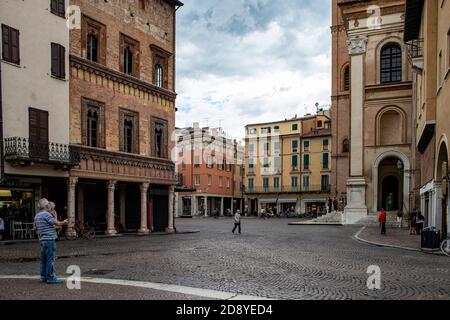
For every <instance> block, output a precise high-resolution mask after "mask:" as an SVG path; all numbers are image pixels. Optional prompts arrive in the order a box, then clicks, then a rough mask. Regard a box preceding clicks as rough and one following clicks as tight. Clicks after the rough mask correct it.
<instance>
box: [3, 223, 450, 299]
mask: <svg viewBox="0 0 450 320" xmlns="http://www.w3.org/2000/svg"><path fill="white" fill-rule="evenodd" d="M287 223H288V220H287V219H274V220H262V219H248V220H243V234H242V235H233V234H232V233H231V229H232V220H231V219H226V218H222V219H186V220H185V219H179V220H177V222H176V224H177V227H178V228H179V229H189V230H193V229H198V230H200V233H197V234H180V235H173V236H153V237H144V238H140V237H124V238H117V239H99V240H95V241H92V242H88V241H77V242H60V243H59V244H58V253H59V256H60V258H59V259H58V261H57V269H58V271H60V273H63V272H64V270H65V269H66V268H67V266H69V265H73V264H76V265H79V266H80V267H81V269H82V270H83V272H84V274H85V275H86V276H93V275H95V277H99V278H101V277H104V278H111V279H126V280H135V281H149V282H155V283H166V284H174V285H182V286H188V287H194V288H203V289H211V290H219V291H225V292H235V293H239V294H244V295H253V296H260V297H268V298H275V299H447V300H448V299H450V260H449V258H448V257H444V256H436V255H428V254H423V253H420V252H413V251H405V250H399V249H394V248H380V247H375V246H371V245H367V244H364V243H361V242H358V241H356V240H354V239H353V238H352V236H353V235H354V234H355V233H356V232H357V231H358V230H359V229H360V227H356V226H355V227H354V226H343V227H332V226H288V225H287ZM37 255H38V246H37V244H33V243H27V244H17V245H12V246H0V274H4V275H5V274H31V275H36V273H37V270H38V269H39V262H38V261H33V259H32V258H33V257H37ZM21 256H26V257H28V258H29V259H30V261H26V260H25V261H24V262H18V261H17V260H14V259H13V258H20V257H21ZM61 256H66V258H65V259H61ZM8 259H9V260H8ZM371 265H378V266H379V267H380V268H381V276H382V279H381V280H382V288H381V290H378V291H371V290H369V289H367V286H366V281H367V278H368V274H367V273H366V272H367V268H368V267H369V266H371ZM16 297H17V295H16Z"/></svg>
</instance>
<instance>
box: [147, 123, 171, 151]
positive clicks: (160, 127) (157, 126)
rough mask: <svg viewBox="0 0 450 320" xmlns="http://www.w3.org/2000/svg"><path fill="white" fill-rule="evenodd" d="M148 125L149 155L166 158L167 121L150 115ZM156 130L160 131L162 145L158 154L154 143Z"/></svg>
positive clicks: (167, 149)
mask: <svg viewBox="0 0 450 320" xmlns="http://www.w3.org/2000/svg"><path fill="white" fill-rule="evenodd" d="M150 122H151V125H150V133H151V134H150V144H151V146H150V150H151V155H152V156H153V157H155V158H160V159H168V158H169V122H168V121H167V120H165V119H161V118H158V117H151V121H150ZM156 130H161V131H162V146H161V154H160V155H158V152H157V145H156V142H157V141H156Z"/></svg>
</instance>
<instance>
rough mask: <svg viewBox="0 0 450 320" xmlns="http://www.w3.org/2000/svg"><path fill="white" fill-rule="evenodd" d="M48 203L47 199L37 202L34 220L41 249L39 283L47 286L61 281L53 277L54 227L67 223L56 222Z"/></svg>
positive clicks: (54, 253)
mask: <svg viewBox="0 0 450 320" xmlns="http://www.w3.org/2000/svg"><path fill="white" fill-rule="evenodd" d="M50 211H51V209H50V203H49V201H48V200H47V199H45V198H43V199H41V200H39V212H38V213H37V214H36V216H35V218H34V224H35V226H36V230H37V234H38V237H39V244H40V247H41V262H40V271H41V282H43V283H49V284H58V283H62V280H60V279H58V278H56V277H55V269H54V263H55V257H56V239H57V238H58V235H57V233H56V227H60V226H64V225H67V224H68V221H67V220H65V221H58V220H57V219H55V218H54V217H53V216H52V214H51V213H50Z"/></svg>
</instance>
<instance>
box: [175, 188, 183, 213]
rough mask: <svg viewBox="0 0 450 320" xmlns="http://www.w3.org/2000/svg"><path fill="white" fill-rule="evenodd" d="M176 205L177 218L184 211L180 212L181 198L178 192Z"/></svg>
mask: <svg viewBox="0 0 450 320" xmlns="http://www.w3.org/2000/svg"><path fill="white" fill-rule="evenodd" d="M174 206H175V208H174V211H175V218H178V217H180V216H181V213H182V212H180V199H179V195H178V193H176V192H175V203H174Z"/></svg>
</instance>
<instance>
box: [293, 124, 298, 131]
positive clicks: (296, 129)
mask: <svg viewBox="0 0 450 320" xmlns="http://www.w3.org/2000/svg"><path fill="white" fill-rule="evenodd" d="M292 131H298V124H296V123H295V124H293V125H292Z"/></svg>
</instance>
